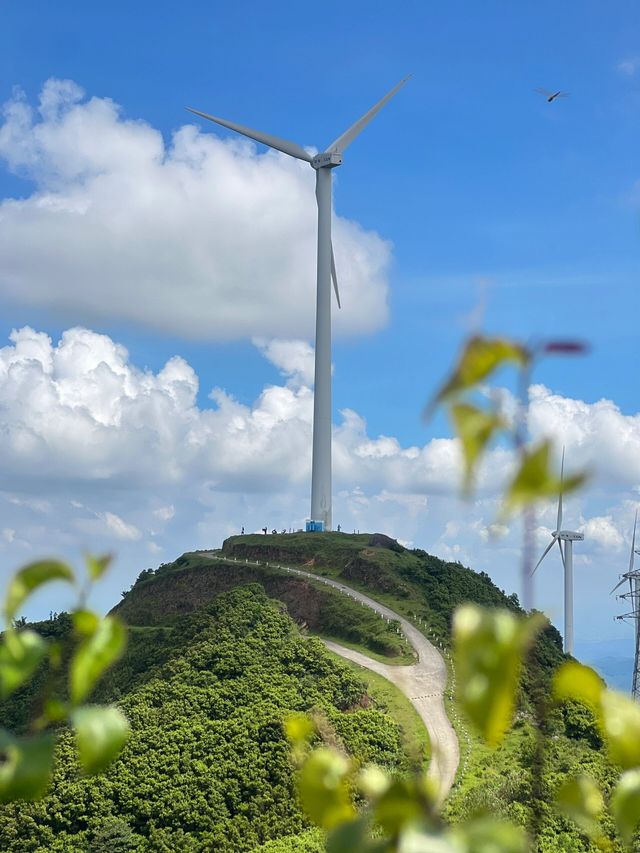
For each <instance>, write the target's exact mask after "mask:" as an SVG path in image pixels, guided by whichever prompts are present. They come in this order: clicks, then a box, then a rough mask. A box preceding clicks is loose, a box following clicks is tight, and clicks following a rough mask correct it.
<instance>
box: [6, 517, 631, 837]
mask: <svg viewBox="0 0 640 853" xmlns="http://www.w3.org/2000/svg"><path fill="white" fill-rule="evenodd" d="M218 555H219V556H221V557H222V558H223V559H222V560H212V559H211V558H210V557H208V556H206V554H205V553H197V552H194V553H188V554H185V555H183V556H182V557H180V558H179V559H178V560H176V561H175V562H174V563H170V564H165V565H162V566H160V567H159V568H158V569H157V570H155V571H152V570H145V571H144V572H142V573H141V574H140V576H139V578H138V580H137V581H136V583H135V584H134V585H133V586H132V588H131V589H130V590H129V591H127V592H126V593H124V594H123V600H122V601H121V602H120V603H119V604H118V605H117V606H116V607H115V608H114V610H115V611H116V612H118V613H119V615H120V616H121V617H122V618H124V619H125V620H126V621H127V622H128V623H129V625H130V626H131V638H132V639H131V643H130V646H129V649H128V652H127V654H126V656H125V658H124V659H123V660H122V661H121V662H120V664H119V665H118V667H117V668H116V669H115V670H113V671H112V672H111V673H110V674H109V676H108V677H107V679H106V680H105V681H104V683H103V684H102V686H101V688H100V692H99V694H97V695H96V699H97V700H98V701H111V700H114V699H115V700H118V701H119V702H120V704H121V706H122V708H123V709H124V710H125V712H126V713H127V714H128V716H129V717H130V718H131V720H132V722H133V728H134V736H133V738H132V741H131V742H130V744H129V745H128V746H127V748H126V751H125V753H124V755H123V756H122V758H121V759H120V760H119V761H118V762H117V764H116V765H115V766H114V767H113V768H112V770H110V771H109V773H108V774H107V776H106V777H105V778H104V779H98V780H83V779H81V778H80V777H79V776H78V772H77V768H76V765H75V759H74V754H73V747H72V744H71V742H70V740H69V739H63V742H62V745H61V749H60V761H59V764H58V767H57V770H56V776H55V782H54V788H53V791H52V794H51V795H50V796H49V797H48V798H47V800H46V801H45V802H44V803H42V804H36V805H26V804H25V805H20V806H12V807H5V808H4V809H2V810H0V849H6V850H11V851H13V850H15V851H18V850H19V851H23V850H24V851H38V853H44V851H50V850H51V851H72V850H73V851H76V850H78V851H84V850H87V851H88V850H91V851H98V853H100V851H103V850H104V851H106V850H109V851H112V850H113V851H119V850H139V851H147V850H149V851H151V850H165V851H182V850H184V851H192V850H234V851H235V850H237V851H243V850H253V849H258V850H261V849H264V852H265V853H294V851H300V853H302V851H304V852H305V853H315V851H318V850H320V849H321V842H320V840H319V836H318V834H317V832H315V830H313V829H310V828H308V827H306V826H305V823H304V820H303V818H302V816H301V814H300V810H299V808H298V805H297V801H296V795H295V790H294V786H293V776H292V768H291V766H290V763H289V758H288V751H287V746H286V743H285V741H284V737H283V734H282V726H281V721H282V719H283V717H284V716H285V715H286V714H287V713H288V712H289V711H291V710H307V711H313V712H314V713H320V714H321V718H322V724H321V728H322V731H323V732H324V735H325V736H326V737H327V738H329V739H330V740H331V741H332V742H338V743H342V744H343V746H344V748H345V749H346V750H347V751H348V752H350V753H352V754H353V755H355V756H356V757H357V758H358V759H360V760H362V761H367V760H375V761H378V762H380V763H382V764H385V765H386V766H389V767H393V768H398V769H406V768H408V767H410V766H416V765H417V764H419V762H420V760H421V758H422V757H423V756H422V749H421V747H420V744H421V742H422V737H423V735H422V733H421V731H420V727H419V725H417V724H416V722H415V719H413V722H412V716H411V711H410V709H407V708H406V705H405V707H404V708H401V707H400V706H399V705H398V704H397V703H396V700H395V699H394V697H393V696H390V695H388V693H387V692H386V688H384V687H380V685H378V684H376V682H375V679H374V678H371V677H369V675H366V676H364V678H366V684H365V681H364V680H363V676H361V675H359V674H356V672H355V671H354V670H353V669H351V668H349V667H348V666H347V665H345V664H344V663H341V662H339V661H337V660H335V659H332V657H331V656H330V655H329V654H328V653H327V652H326V651H325V649H324V647H323V646H322V645H321V644H320V643H319V642H318V641H316V640H313V639H312V640H308V639H304V636H303V635H301V633H300V629H302V632H303V633H304V632H311V633H316V634H319V635H323V636H331V637H334V638H335V639H338V640H340V641H342V642H346V643H349V644H352V645H356V646H358V647H360V648H362V649H364V650H366V651H368V652H369V653H371V654H378V655H382V656H385V657H386V659H387V660H389V661H394V660H396V661H399V660H405V661H408V660H411V654H410V651H409V649H408V647H407V644H406V642H405V641H404V640H403V639H402V638H401V637H399V636H398V634H397V633H396V632H395V628H394V626H393V625H392V624H391V625H390V624H388V623H387V622H385V621H384V620H382V619H381V618H380V617H378V616H376V614H374V613H373V612H371V611H370V610H369V609H368V608H365V607H362V606H360V605H359V604H357V603H355V602H354V601H353V600H352V599H349V598H348V597H346V596H344V595H340V594H339V593H337V592H336V591H333V590H331V589H329V588H327V587H326V586H324V585H323V584H321V583H320V582H319V581H318V582H317V583H316V582H314V581H313V580H309V579H306V578H300V577H295V576H292V575H290V574H287V573H286V572H284V571H281V570H279V569H277V568H275V567H274V566H273V565H271V566H267V563H281V564H283V565H290V566H299V567H304V568H305V570H306V571H309V572H312V573H317V574H318V575H324V576H331V577H333V578H337V579H341V580H343V581H344V582H345V583H347V584H349V585H351V586H353V587H354V588H358V589H361V590H363V591H365V592H367V593H368V594H369V595H371V596H372V597H373V598H376V599H378V600H380V601H383V602H385V603H387V604H388V605H389V606H391V607H392V608H393V609H394V610H396V611H397V612H399V613H401V614H403V615H406V616H407V617H410V618H413V619H414V620H415V618H416V617H419V618H420V619H421V620H422V622H423V623H424V624H426V625H427V626H428V627H429V630H430V631H433V632H435V633H436V634H437V635H438V636H439V637H440V638H441V640H442V641H443V642H444V643H445V644H446V643H448V642H449V628H450V624H451V618H452V615H453V612H454V610H455V608H456V606H457V605H458V604H460V603H462V602H464V601H475V602H478V603H481V604H484V605H488V606H500V607H508V608H510V609H512V610H514V611H518V610H520V607H519V604H518V600H517V598H516V596H514V595H507V594H506V593H505V592H503V591H502V590H500V589H498V588H497V587H496V586H495V584H493V583H492V581H491V579H490V578H489V577H488V576H487V575H486V574H483V573H479V574H478V573H476V572H473V571H472V570H471V569H468V568H466V567H464V566H462V565H460V564H459V563H449V562H444V561H442V560H439V559H437V558H436V557H433V556H431V555H428V554H426V553H425V552H424V551H420V550H407V549H405V548H403V547H402V546H400V545H399V544H398V543H396V542H394V541H393V540H391V539H389V538H388V537H385V536H381V535H379V534H375V535H373V536H372V535H368V534H366V535H365V534H363V535H349V534H337V533H326V534H311V535H305V534H291V535H286V534H279V535H269V536H243V537H231V538H230V539H227V540H226V541H225V543H224V544H223V548H222V549H221V551H220V552H218ZM225 557H226V558H228V560H227V561H226V562H225V560H224V558H225ZM236 560H239V561H240V562H235V561H236ZM245 560H246V561H249V560H251V561H258V562H259V563H260V565H255V563H250V562H243V561H245ZM40 629H41V630H42V631H44V632H48V633H54V634H57V635H58V636H60V637H62V638H64V636H65V632H66V633H68V631H69V625H68V620H67V621H66V622H65V619H64V616H63V617H60V618H59V619H57V620H54V622H52V623H43V624H42V625H41V626H40ZM563 660H564V655H563V653H562V643H561V637H560V635H559V633H558V632H557V630H556V629H555V628H553V627H552V626H548V628H547V629H546V630H545V631H544V632H543V633H542V635H541V636H540V638H539V640H538V642H537V644H536V645H535V647H534V648H533V650H532V651H531V654H530V656H529V659H528V661H527V665H526V667H525V671H524V673H523V678H522V686H521V691H520V697H519V709H518V717H517V724H516V727H515V729H514V731H513V732H512V733H511V734H509V735H508V737H507V738H506V740H505V742H504V744H503V746H501V747H500V748H499V749H498V750H496V751H495V752H490V751H489V750H488V749H486V748H484V747H482V746H481V745H480V744H479V743H478V742H477V741H473V742H472V749H471V754H470V755H469V757H468V761H467V764H466V773H465V775H464V777H463V778H459V779H458V780H457V783H456V786H455V787H454V790H453V791H452V794H451V796H450V798H449V801H448V803H447V810H446V816H447V817H448V819H449V820H451V821H452V822H455V821H456V820H458V819H460V818H461V817H466V816H469V815H470V814H472V813H476V812H477V811H488V812H491V813H496V814H503V815H505V816H508V817H510V818H511V819H513V820H516V821H517V822H520V823H522V824H523V825H530V823H531V821H532V820H534V819H536V820H538V821H539V823H540V825H541V827H542V836H543V843H542V845H541V846H540V850H541V851H544V853H548V852H549V853H551V852H552V851H570V852H571V853H573V851H576V853H577V851H582V850H589V849H590V848H589V846H588V843H587V842H586V840H585V839H584V838H583V837H582V836H581V835H580V833H579V832H578V830H577V829H576V828H575V827H574V826H573V825H572V824H571V823H570V822H568V821H565V820H563V819H561V818H559V817H557V816H556V815H555V814H554V812H553V810H552V807H551V802H552V797H553V793H554V791H555V789H556V788H557V787H558V785H559V783H560V781H561V780H562V779H563V778H564V777H565V776H566V774H567V773H568V772H574V771H576V770H578V769H582V770H584V771H586V772H588V773H590V774H591V775H593V776H594V777H596V778H597V779H598V780H599V782H600V784H601V787H602V788H603V789H604V791H605V792H606V791H607V790H608V789H610V786H611V784H612V782H613V779H614V772H613V770H612V768H611V766H610V765H609V764H608V763H607V761H606V758H605V756H604V755H603V753H602V750H601V747H602V745H601V743H600V740H599V737H598V734H597V732H596V730H595V727H594V725H593V721H592V719H591V718H590V716H589V714H588V712H587V711H586V709H584V708H582V707H581V706H577V705H574V706H569V705H565V706H564V707H563V708H560V709H554V710H553V711H552V712H551V713H549V714H548V715H547V718H546V720H545V723H544V729H543V738H544V747H545V758H544V774H543V778H544V790H535V789H534V787H533V781H532V780H533V774H532V768H533V766H534V763H535V762H536V761H538V760H539V752H538V751H537V748H536V731H537V729H536V725H535V716H536V713H537V712H539V710H540V708H541V707H542V706H544V705H545V703H546V702H547V699H548V696H549V692H550V691H549V684H550V678H551V675H552V673H553V670H554V668H555V667H557V665H558V664H559V663H560V662H562V661H563ZM371 697H374V700H373V701H372V698H371ZM376 697H377V701H376ZM396 698H397V697H396ZM29 706H30V696H29V691H28V690H24V689H23V690H22V691H19V692H18V693H17V694H16V695H15V697H13V700H12V702H11V703H5V705H0V715H1V716H2V719H3V720H4V721H5V724H7V725H10V726H11V727H12V728H16V727H17V728H19V727H20V725H23V724H24V723H25V721H26V719H27V718H28V710H29ZM314 709H315V710H314ZM386 709H388V710H389V711H390V712H391V715H392V716H393V718H394V719H393V720H392V719H391V717H390V716H389V715H388V714H386V713H384V712H385V710H386ZM399 722H400V723H401V725H399V724H398V723H399ZM609 829H610V827H609ZM261 845H264V847H262V846H261ZM611 849H612V850H618V849H619V848H617V847H616V846H615V843H614V845H613V846H612V848H611Z"/></svg>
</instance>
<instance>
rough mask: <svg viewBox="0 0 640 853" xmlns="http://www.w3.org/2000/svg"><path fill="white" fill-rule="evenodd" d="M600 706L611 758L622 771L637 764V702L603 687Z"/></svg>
mask: <svg viewBox="0 0 640 853" xmlns="http://www.w3.org/2000/svg"><path fill="white" fill-rule="evenodd" d="M600 707H601V725H602V733H603V734H604V736H605V739H606V741H607V745H608V747H609V755H610V756H611V760H612V761H613V762H614V763H615V764H619V765H620V767H622V768H623V769H624V770H631V769H632V768H635V767H640V705H638V703H637V702H635V701H634V700H633V699H631V697H629V696H625V695H624V694H623V693H618V692H616V691H614V690H605V691H604V692H603V694H602V698H601V700H600Z"/></svg>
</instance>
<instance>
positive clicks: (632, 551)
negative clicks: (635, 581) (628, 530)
mask: <svg viewBox="0 0 640 853" xmlns="http://www.w3.org/2000/svg"><path fill="white" fill-rule="evenodd" d="M637 524H638V510H636V517H635V520H634V522H633V538H632V539H631V556H630V557H629V571H630V572H632V571H633V559H634V556H633V555H634V553H635V550H636V525H637Z"/></svg>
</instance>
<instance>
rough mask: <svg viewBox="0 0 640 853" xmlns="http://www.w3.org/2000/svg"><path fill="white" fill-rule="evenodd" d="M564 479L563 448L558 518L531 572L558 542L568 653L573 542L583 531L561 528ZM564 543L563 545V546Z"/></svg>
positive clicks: (570, 637) (571, 601)
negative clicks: (549, 540)
mask: <svg viewBox="0 0 640 853" xmlns="http://www.w3.org/2000/svg"><path fill="white" fill-rule="evenodd" d="M563 480H564V448H563V450H562V467H561V469H560V495H559V496H558V520H557V523H556V529H555V530H554V531H553V533H552V534H551V542H549V544H548V545H547V547H546V548H545V549H544V551H543V552H542V556H541V557H540V559H539V560H538V562H537V563H536V567H535V569H534V570H533V572H532V573H531V574H532V575H533V574H535V571H536V569H537V568H538V566H539V565H540V563H541V562H542V561H543V560H544V558H545V557H546V556H547V554H548V553H549V551H550V550H551V549H552V548H553V546H554V545H555V544H556V542H557V543H558V547H559V548H560V556H561V557H562V565H563V566H564V650H565V652H566V653H567V654H568V655H572V654H573V543H574V542H582V540H583V539H584V533H576V532H575V531H574V530H563V529H562V482H563ZM563 543H564V547H563Z"/></svg>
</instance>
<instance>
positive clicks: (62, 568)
mask: <svg viewBox="0 0 640 853" xmlns="http://www.w3.org/2000/svg"><path fill="white" fill-rule="evenodd" d="M73 579H74V576H73V571H72V570H71V568H70V567H69V566H68V565H67V564H66V563H62V562H60V561H59V560H40V561H38V562H37V563H30V564H29V565H28V566H25V567H24V568H22V569H20V571H19V572H16V574H15V575H14V576H13V577H12V578H11V580H10V581H9V586H8V588H7V593H6V596H5V603H4V611H5V615H6V617H7V620H8V621H9V622H10V621H11V620H12V619H14V618H15V615H16V613H17V612H18V609H19V608H20V607H21V605H22V603H23V602H24V600H25V599H26V598H27V597H28V596H29V595H30V594H31V593H32V592H33V591H34V590H35V589H37V588H38V587H40V586H42V585H43V584H45V583H49V581H56V580H63V581H73Z"/></svg>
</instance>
